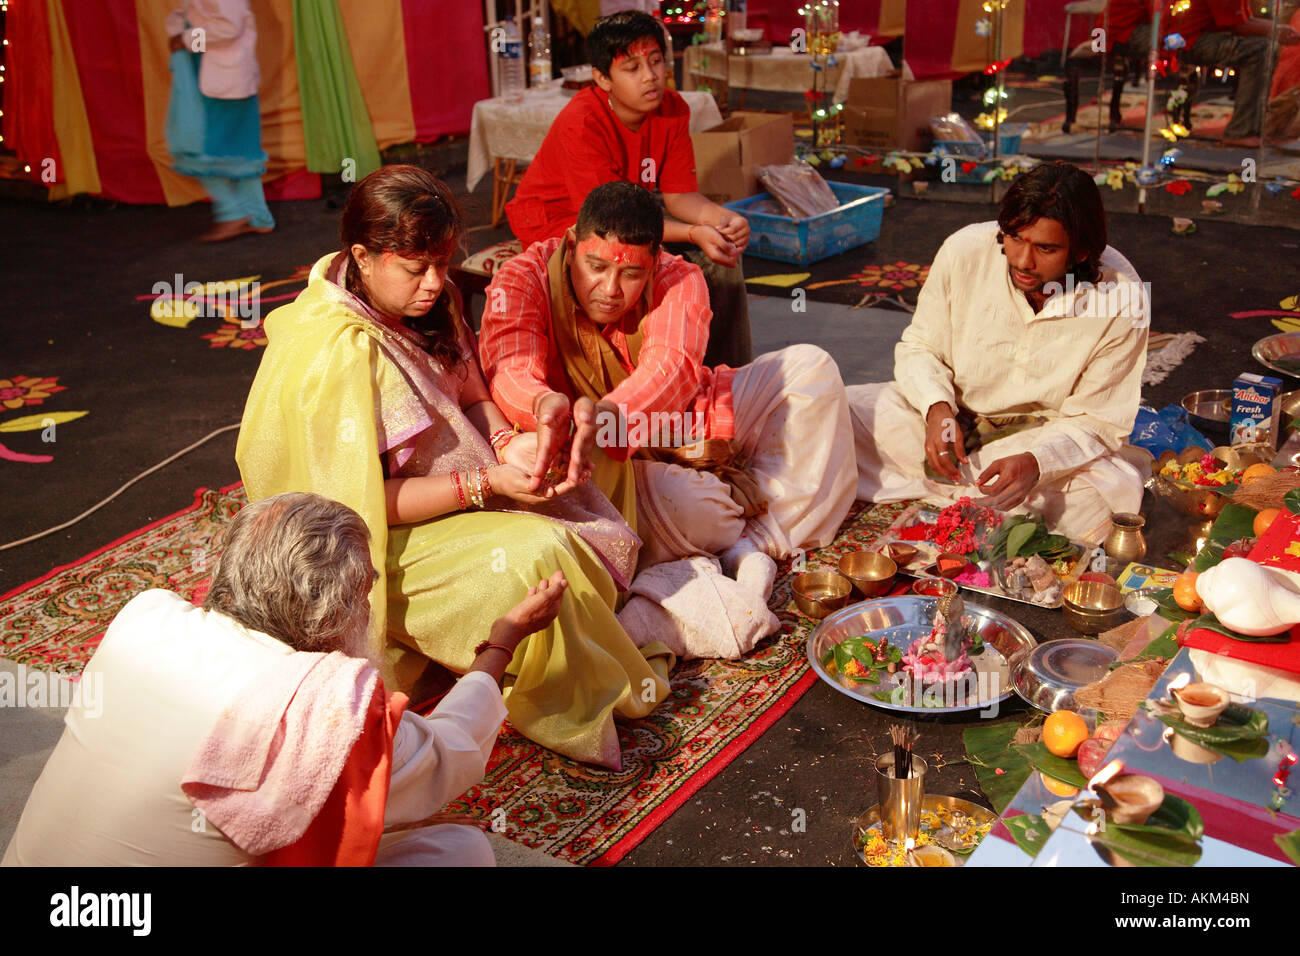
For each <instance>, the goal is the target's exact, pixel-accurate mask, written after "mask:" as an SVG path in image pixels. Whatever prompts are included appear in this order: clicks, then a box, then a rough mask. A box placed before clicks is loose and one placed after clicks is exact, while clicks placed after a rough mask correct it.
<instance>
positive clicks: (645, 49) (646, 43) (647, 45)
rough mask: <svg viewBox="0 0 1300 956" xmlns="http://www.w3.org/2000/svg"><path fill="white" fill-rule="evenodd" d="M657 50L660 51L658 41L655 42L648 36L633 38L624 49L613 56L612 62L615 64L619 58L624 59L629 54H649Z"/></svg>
mask: <svg viewBox="0 0 1300 956" xmlns="http://www.w3.org/2000/svg"><path fill="white" fill-rule="evenodd" d="M658 52H660V51H659V44H658V43H655V41H654V40H652V39H650V38H649V37H642V38H641V39H639V40H633V41H632V42H631V43H629V44H628V47H627V49H626V50H624V51H623V52H622V53H620V54H618V56H616V57H614V63H615V64H617V63H619V62H620V61H621V60H626V59H627V58H628V57H630V56H649V55H650V54H652V53H658Z"/></svg>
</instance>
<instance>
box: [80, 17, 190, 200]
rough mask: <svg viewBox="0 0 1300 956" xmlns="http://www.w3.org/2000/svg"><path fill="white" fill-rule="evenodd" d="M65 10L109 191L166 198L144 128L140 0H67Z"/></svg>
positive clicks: (97, 157)
mask: <svg viewBox="0 0 1300 956" xmlns="http://www.w3.org/2000/svg"><path fill="white" fill-rule="evenodd" d="M63 15H64V17H65V18H66V19H67V22H68V34H69V36H70V38H71V42H72V51H73V55H74V57H75V58H76V61H77V72H78V73H79V75H80V77H81V95H82V97H83V98H84V99H85V101H86V115H87V117H88V118H89V120H90V135H91V138H92V139H93V140H94V143H95V160H96V162H97V163H98V164H99V177H100V180H101V182H102V183H103V186H104V194H105V195H107V196H109V197H110V198H112V199H117V200H121V201H122V202H138V203H161V202H166V197H165V196H164V195H163V189H162V183H160V182H159V181H158V173H157V171H156V170H155V169H154V166H153V162H152V161H151V160H150V159H149V152H148V138H147V135H146V133H145V119H144V78H143V75H142V72H141V67H140V35H139V29H138V27H137V26H136V15H135V0H98V2H96V3H68V2H66V0H65V2H64V6H63Z"/></svg>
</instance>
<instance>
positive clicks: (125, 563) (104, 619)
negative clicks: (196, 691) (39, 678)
mask: <svg viewBox="0 0 1300 956" xmlns="http://www.w3.org/2000/svg"><path fill="white" fill-rule="evenodd" d="M244 502H245V498H244V495H243V489H242V487H241V486H239V485H234V486H231V487H229V488H223V489H221V490H220V491H211V490H208V489H200V490H199V491H198V492H197V493H196V495H195V503H194V504H193V505H192V506H191V507H189V508H187V509H185V510H184V511H180V512H177V513H176V514H174V515H171V516H170V517H167V518H163V519H161V520H160V521H157V522H154V523H153V524H151V525H149V526H147V527H145V528H141V529H140V530H139V531H136V532H134V533H132V534H130V535H127V536H126V537H124V538H121V539H119V540H118V541H114V542H113V543H112V544H109V545H106V546H105V547H103V548H100V549H99V550H98V551H95V552H94V553H93V554H89V555H87V556H86V557H84V558H82V559H81V560H80V561H76V562H74V563H73V564H70V565H67V566H64V567H61V568H56V569H54V570H53V571H51V572H50V573H49V574H46V575H45V576H43V577H41V578H39V579H37V580H36V581H32V582H31V583H29V584H25V585H23V586H22V587H19V588H17V589H16V590H14V591H12V592H10V593H9V594H7V595H4V596H3V597H0V656H4V657H7V658H9V659H11V660H14V661H19V662H22V663H25V664H27V666H29V667H35V668H39V669H42V670H49V671H55V672H58V673H62V674H68V675H76V674H78V673H80V671H81V669H82V667H83V666H84V665H85V663H86V661H87V660H88V659H89V658H90V656H91V654H93V653H94V650H95V648H96V647H97V646H98V644H99V641H100V639H101V638H102V637H103V634H104V631H105V629H106V628H107V627H108V624H109V622H110V621H111V620H112V619H113V616H114V615H115V614H116V613H117V612H118V611H119V610H120V609H121V608H122V607H123V606H124V605H125V604H126V603H127V602H128V601H129V600H130V599H131V598H132V597H134V596H135V595H136V594H139V593H140V592H141V591H144V590H146V589H148V588H155V587H161V588H168V589H170V590H173V591H176V592H177V593H179V594H181V595H183V596H184V597H186V598H188V599H190V600H194V601H198V600H202V597H203V596H204V595H205V594H206V592H207V588H208V581H209V577H210V575H211V569H212V565H213V563H214V560H215V557H216V555H217V554H218V553H219V550H220V545H221V537H222V535H223V533H224V530H225V527H226V526H227V525H228V524H229V522H230V519H231V518H232V517H233V515H234V513H235V512H236V511H237V510H238V509H239V508H240V507H241V506H242V505H243V504H244ZM905 507H906V505H905V504H891V505H875V506H865V507H862V506H855V508H854V510H853V511H852V512H850V514H849V517H848V518H847V519H846V520H845V523H844V526H843V527H842V528H841V529H840V533H839V535H838V536H837V537H836V539H835V542H834V543H833V544H832V545H830V546H829V547H826V548H823V549H821V550H820V551H816V552H814V553H812V554H810V555H808V556H807V558H806V568H805V567H804V566H802V565H800V566H799V567H791V566H789V564H788V563H787V565H786V566H784V567H782V568H781V569H780V570H781V574H780V576H779V577H778V578H777V582H776V587H775V589H774V591H773V593H772V607H773V610H774V611H775V612H776V614H777V616H778V617H779V618H780V621H781V630H780V632H779V633H778V634H776V635H774V636H773V637H772V638H769V639H768V640H766V641H764V642H763V643H762V644H761V645H760V646H759V648H758V649H757V650H756V651H755V652H754V653H752V654H750V655H749V656H748V657H747V658H745V659H744V660H739V661H689V662H686V663H683V664H681V665H679V666H678V668H677V670H676V671H675V672H674V673H673V677H672V695H671V697H670V698H669V700H668V701H666V702H665V703H664V704H663V705H662V706H660V707H659V708H658V709H657V710H656V711H655V712H654V714H652V715H651V716H650V717H648V718H645V719H643V720H638V721H633V722H627V723H622V724H620V727H619V737H620V741H621V743H622V746H623V765H624V766H623V770H621V771H617V772H615V771H610V770H604V769H601V768H593V767H588V766H585V765H583V764H578V763H574V762H573V761H571V760H567V759H565V758H563V757H560V756H557V755H556V754H553V753H551V752H550V751H548V750H545V749H543V748H541V747H538V746H537V745H536V744H533V743H531V742H530V741H528V740H526V739H524V738H523V737H520V736H519V735H518V734H516V733H514V732H513V730H511V729H510V727H509V726H508V725H507V727H506V729H505V730H504V731H503V732H502V734H501V738H500V740H499V741H498V743H497V746H496V749H495V751H494V752H493V755H492V760H491V762H490V764H489V766H488V773H487V776H486V778H485V780H484V782H483V783H482V784H480V785H479V786H477V787H475V788H473V789H472V790H470V791H469V792H468V793H466V794H465V795H464V797H463V798H462V799H461V800H459V801H456V802H455V803H453V804H452V805H451V806H449V807H448V809H449V810H451V811H453V812H461V813H465V814H467V815H470V816H473V817H475V818H477V819H481V820H484V821H486V822H487V823H488V824H489V825H491V826H492V828H493V829H494V830H495V831H497V832H498V833H501V834H502V835H503V836H505V837H507V838H509V839H511V840H515V841H517V842H519V843H522V844H524V845H526V846H530V847H534V848H537V849H541V850H543V851H545V852H546V853H549V854H551V855H552V856H555V857H558V858H560V859H563V860H567V861H570V862H572V863H578V864H595V865H610V864H613V863H616V862H618V860H620V859H621V858H622V857H623V856H624V855H625V854H627V853H628V851H630V850H631V849H632V848H633V847H634V846H636V844H637V843H639V842H640V841H641V840H642V839H644V838H645V837H646V836H647V835H648V834H649V833H650V832H651V831H653V830H654V829H655V827H657V826H658V825H659V824H660V823H662V822H663V821H664V820H666V819H667V818H668V817H669V816H670V815H671V814H672V813H673V812H674V811H675V810H676V809H677V808H678V807H680V806H681V805H682V804H683V803H685V802H686V800H688V799H690V797H691V796H692V795H693V794H694V793H695V792H696V791H698V790H699V789H700V788H701V787H703V786H704V785H705V784H707V783H708V782H709V781H710V780H711V779H712V778H713V777H714V776H715V775H717V773H718V772H719V771H721V770H722V769H723V768H724V767H726V766H727V764H728V763H730V762H731V761H732V760H733V759H735V757H736V756H737V755H739V754H740V753H741V752H742V751H743V750H744V749H745V748H746V747H748V746H749V744H750V743H752V742H753V741H754V740H755V739H757V738H758V737H759V736H760V735H761V734H762V733H763V732H764V731H766V730H767V728H768V727H770V726H771V725H772V724H773V723H775V722H776V721H777V720H778V719H780V717H781V716H782V715H783V714H784V713H785V712H786V711H788V710H789V709H790V708H791V707H792V706H793V705H794V704H795V702H796V701H797V700H798V699H799V698H800V697H801V696H802V695H803V693H804V692H805V691H807V690H808V688H809V687H811V686H812V685H813V683H814V682H815V680H816V677H815V675H814V674H813V673H812V672H811V671H810V670H809V668H808V662H807V659H806V658H805V656H804V642H805V640H806V638H807V635H808V631H809V630H810V628H811V626H812V624H813V622H812V621H810V620H809V619H808V618H805V617H803V616H802V615H800V614H799V613H798V611H797V610H796V609H795V607H794V601H793V597H792V595H791V592H790V581H791V579H792V577H793V573H794V572H795V571H802V570H805V569H817V568H819V567H835V566H836V564H837V562H838V560H839V556H840V555H841V554H843V553H845V552H848V551H856V550H859V549H861V548H863V547H865V546H867V545H869V544H870V543H872V542H873V541H875V540H876V538H877V537H879V535H880V534H881V533H882V532H883V531H884V530H885V529H886V528H888V527H889V526H890V524H892V523H893V521H894V519H895V518H897V517H898V515H899V514H901V513H902V511H903V509H904V508H905Z"/></svg>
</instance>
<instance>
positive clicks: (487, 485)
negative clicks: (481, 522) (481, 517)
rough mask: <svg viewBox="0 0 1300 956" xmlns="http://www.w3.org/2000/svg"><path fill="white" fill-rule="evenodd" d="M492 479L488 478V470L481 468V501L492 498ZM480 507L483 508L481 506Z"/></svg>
mask: <svg viewBox="0 0 1300 956" xmlns="http://www.w3.org/2000/svg"><path fill="white" fill-rule="evenodd" d="M492 494H493V492H492V479H490V478H488V470H487V469H486V468H480V469H479V472H478V496H479V498H480V499H481V501H487V500H488V499H489V498H491V497H492ZM479 507H482V505H481V504H480V505H479Z"/></svg>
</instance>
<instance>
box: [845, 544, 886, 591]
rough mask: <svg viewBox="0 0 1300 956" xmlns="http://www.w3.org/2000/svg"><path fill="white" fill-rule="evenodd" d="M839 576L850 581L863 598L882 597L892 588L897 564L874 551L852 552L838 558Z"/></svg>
mask: <svg viewBox="0 0 1300 956" xmlns="http://www.w3.org/2000/svg"><path fill="white" fill-rule="evenodd" d="M840 574H842V575H844V576H845V577H846V578H848V579H849V580H850V581H852V582H853V585H854V587H856V588H857V589H858V591H860V592H861V593H862V596H863V597H865V598H868V599H870V598H878V597H884V596H885V595H886V594H888V593H889V589H890V588H892V587H893V586H894V578H895V577H897V575H898V564H897V563H895V561H894V559H893V558H891V557H889V556H888V555H885V554H880V553H879V552H876V551H853V552H850V553H849V554H846V555H844V556H843V557H841V558H840Z"/></svg>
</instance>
